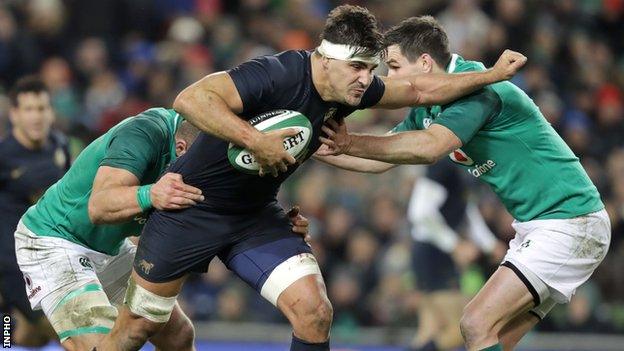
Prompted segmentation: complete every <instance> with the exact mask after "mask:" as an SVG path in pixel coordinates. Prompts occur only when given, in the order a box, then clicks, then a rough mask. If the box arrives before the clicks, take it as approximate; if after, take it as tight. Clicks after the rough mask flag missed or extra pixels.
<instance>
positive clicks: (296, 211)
mask: <svg viewBox="0 0 624 351" xmlns="http://www.w3.org/2000/svg"><path fill="white" fill-rule="evenodd" d="M286 214H287V215H288V217H290V218H294V217H297V216H298V215H299V206H298V205H295V206H293V207H292V208H291V209H290V210H288V212H287V213H286Z"/></svg>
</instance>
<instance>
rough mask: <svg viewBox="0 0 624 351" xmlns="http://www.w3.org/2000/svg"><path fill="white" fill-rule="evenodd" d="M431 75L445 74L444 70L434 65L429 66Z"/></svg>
mask: <svg viewBox="0 0 624 351" xmlns="http://www.w3.org/2000/svg"><path fill="white" fill-rule="evenodd" d="M431 73H446V70H445V69H444V68H442V67H440V66H438V65H436V64H434V65H433V66H431Z"/></svg>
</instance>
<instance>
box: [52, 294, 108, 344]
mask: <svg viewBox="0 0 624 351" xmlns="http://www.w3.org/2000/svg"><path fill="white" fill-rule="evenodd" d="M116 318H117V309H116V308H115V307H113V306H112V305H111V304H110V302H109V301H108V297H107V296H106V294H105V293H104V291H103V290H102V286H101V285H100V284H98V283H95V282H94V283H89V284H87V285H84V286H82V287H81V288H79V289H77V290H73V291H72V292H70V293H69V294H67V295H65V297H63V298H62V299H61V301H59V303H58V304H57V305H56V306H55V307H54V309H53V310H52V312H51V313H49V315H48V319H49V320H50V323H51V324H52V327H54V330H55V331H56V333H57V334H58V336H59V339H60V340H61V342H63V341H65V340H66V339H67V338H70V337H73V336H77V335H82V334H108V333H109V332H110V330H111V328H112V327H113V324H114V323H115V319H116Z"/></svg>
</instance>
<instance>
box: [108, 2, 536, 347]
mask: <svg viewBox="0 0 624 351" xmlns="http://www.w3.org/2000/svg"><path fill="white" fill-rule="evenodd" d="M321 39H322V42H321V44H320V46H319V47H318V48H317V49H316V50H314V51H303V50H301V51H294V50H293V51H286V52H283V53H280V54H277V55H272V56H264V57H259V58H256V59H253V60H251V61H248V62H245V63H243V64H241V65H240V66H238V67H236V68H234V69H231V70H229V71H227V72H218V73H214V74H211V75H209V76H207V77H205V78H203V79H202V80H200V81H198V82H196V83H194V84H193V85H191V86H190V87H188V88H186V89H185V90H184V91H182V93H180V95H179V96H178V97H177V98H176V101H175V102H174V109H176V110H177V111H178V112H179V113H180V114H181V115H183V116H184V117H185V118H186V119H187V120H188V121H190V122H191V123H193V124H195V125H196V126H197V127H198V128H200V129H201V130H203V131H204V132H206V134H202V135H200V136H199V137H198V139H197V141H196V142H195V143H194V144H193V146H192V147H191V148H190V149H189V151H188V153H187V154H185V155H184V156H182V157H181V158H179V159H178V160H177V161H176V162H175V164H173V165H172V167H171V169H170V171H171V172H176V173H180V174H182V175H183V177H184V181H185V182H187V183H188V184H190V185H192V186H195V187H197V188H199V189H201V190H202V193H203V194H205V195H206V196H205V200H204V201H202V202H200V203H198V204H197V205H196V206H194V207H191V208H188V209H184V210H181V211H175V212H165V211H155V212H153V213H152V215H151V216H150V218H149V220H148V222H147V224H146V226H145V229H144V231H143V234H142V237H141V241H140V243H139V247H138V250H137V254H136V257H135V261H134V271H133V273H132V276H131V278H130V281H129V286H128V290H127V293H126V298H125V304H124V307H123V308H121V309H120V313H119V317H118V318H117V321H116V323H115V326H114V327H113V330H112V331H111V333H110V334H109V335H107V336H106V337H105V339H104V340H103V342H102V343H100V346H99V347H98V350H138V349H139V348H140V347H141V346H142V345H143V344H144V343H145V341H146V340H147V339H148V338H149V337H150V335H153V334H154V333H156V332H157V331H158V330H159V329H160V328H162V326H163V325H164V324H165V323H166V322H167V319H168V318H169V315H170V313H171V310H172V308H173V306H174V304H175V299H176V296H177V295H178V293H179V292H180V289H181V287H182V285H183V283H184V280H185V279H186V276H187V274H188V273H191V272H205V271H206V270H207V267H208V264H209V263H210V261H211V260H212V259H213V258H214V257H215V256H218V257H219V258H220V259H221V261H223V263H225V265H226V266H227V267H228V268H229V269H230V270H232V271H233V272H234V273H236V274H237V275H238V276H239V277H240V278H241V279H243V280H244V281H245V282H247V283H248V284H249V285H250V286H251V287H252V288H254V289H255V290H256V291H258V292H259V293H260V294H261V295H262V296H263V297H264V298H266V299H267V300H268V301H270V302H271V303H273V304H274V305H275V306H276V307H277V308H279V309H280V311H281V312H282V313H283V314H284V315H285V316H286V317H287V318H288V320H289V321H290V323H291V325H292V327H293V337H292V343H291V350H294V351H313V350H329V330H330V326H331V321H332V307H331V304H330V302H329V300H328V298H327V294H326V291H325V284H324V282H323V279H322V277H321V274H320V271H319V268H318V264H317V262H316V259H315V258H314V256H313V255H312V253H311V249H310V247H309V246H308V245H306V243H305V242H304V240H303V239H302V238H301V237H299V236H296V235H293V234H292V233H291V231H290V223H289V220H288V217H287V216H286V214H285V213H284V211H283V210H282V208H281V207H280V206H279V205H278V204H277V201H276V194H277V192H278V190H279V187H280V184H281V183H282V182H283V181H284V180H285V179H286V178H288V176H290V175H291V174H292V173H293V172H294V171H295V170H296V169H297V167H298V164H296V162H295V159H294V158H293V157H292V156H291V155H290V154H288V153H287V152H286V151H285V150H284V148H283V139H284V138H286V137H289V136H293V135H295V134H296V133H297V131H296V130H294V129H285V130H279V131H273V132H267V133H261V132H259V131H257V130H256V129H255V128H253V127H252V126H251V125H250V124H249V123H247V122H246V121H247V120H249V119H250V118H252V117H254V116H257V115H258V114H261V113H264V112H267V111H272V110H276V109H287V110H294V111H298V112H300V113H302V114H303V115H305V116H307V118H308V119H309V120H310V122H311V124H312V126H313V138H312V140H311V141H310V144H309V146H308V154H307V156H306V158H307V157H309V156H310V155H312V154H313V153H314V151H315V150H316V149H317V148H318V147H319V146H320V141H319V140H318V138H319V136H320V134H321V127H322V125H323V123H324V121H325V120H327V119H330V118H332V119H342V118H344V117H345V116H348V115H349V114H351V113H352V112H353V111H355V110H358V109H364V108H369V107H380V108H398V107H404V106H413V105H428V104H440V103H445V102H449V101H452V100H453V99H455V98H458V97H460V96H462V95H464V94H467V93H470V92H472V91H474V90H476V89H478V88H481V87H483V86H484V85H487V84H490V83H492V82H497V81H500V80H504V79H508V78H510V77H511V76H513V74H514V73H515V72H516V71H517V70H518V69H519V68H520V67H521V66H522V65H523V64H524V62H525V61H526V58H525V57H524V56H522V55H521V54H518V53H515V52H511V51H506V52H505V53H504V54H503V55H502V56H501V58H500V59H499V61H498V62H497V64H496V65H495V66H494V68H493V69H491V70H488V71H486V72H484V73H471V74H461V75H447V74H439V75H432V74H431V75H430V74H428V75H419V76H412V77H408V78H405V79H387V78H382V77H376V76H375V75H373V73H372V72H373V70H374V69H375V67H376V66H377V65H378V63H379V62H380V60H381V57H382V56H383V55H384V53H385V52H384V40H383V36H382V34H381V33H380V31H379V30H378V28H377V21H376V19H375V17H374V16H373V15H372V14H371V13H370V12H368V10H366V9H364V8H362V7H357V6H348V5H345V6H340V7H338V8H336V9H334V10H333V11H332V12H331V13H330V14H329V17H328V20H327V23H326V25H325V28H324V31H323V33H322V35H321ZM230 142H231V143H234V144H237V145H240V146H242V147H245V148H246V149H248V150H249V151H250V152H251V153H252V154H253V155H254V157H255V159H256V161H257V162H258V163H259V164H260V167H261V173H264V174H265V175H268V174H272V175H273V177H271V176H264V177H260V176H258V175H249V174H245V173H242V172H239V171H238V170H236V169H235V168H234V167H233V166H232V164H230V163H229V161H228V158H227V149H228V144H229V143H230Z"/></svg>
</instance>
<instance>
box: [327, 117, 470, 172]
mask: <svg viewBox="0 0 624 351" xmlns="http://www.w3.org/2000/svg"><path fill="white" fill-rule="evenodd" d="M329 127H331V128H329ZM323 131H324V132H325V133H326V134H327V137H326V138H325V137H321V141H322V142H323V143H324V144H325V145H327V153H326V155H340V154H347V155H351V156H357V157H363V158H368V159H372V160H377V161H382V162H388V163H392V164H429V163H433V162H435V161H437V160H438V159H440V158H441V157H442V156H444V155H447V154H449V153H450V152H451V151H453V150H455V149H458V148H460V147H461V146H462V142H461V140H459V138H458V137H457V136H456V135H455V134H454V133H453V132H452V131H450V130H449V129H448V128H446V127H444V126H442V125H439V124H433V125H431V126H430V127H429V128H428V129H426V130H416V131H409V132H401V133H394V134H385V135H367V134H349V133H348V132H347V127H346V126H345V124H344V121H342V122H341V123H338V122H336V121H333V120H329V121H328V125H326V126H323Z"/></svg>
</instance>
